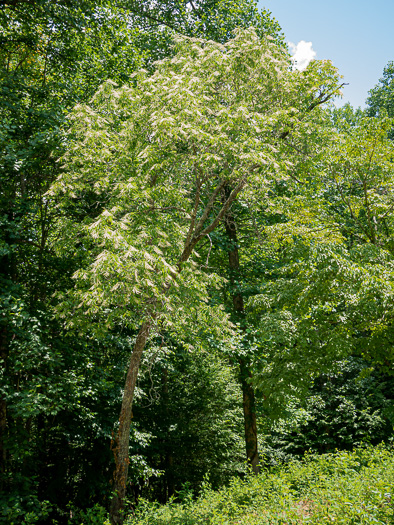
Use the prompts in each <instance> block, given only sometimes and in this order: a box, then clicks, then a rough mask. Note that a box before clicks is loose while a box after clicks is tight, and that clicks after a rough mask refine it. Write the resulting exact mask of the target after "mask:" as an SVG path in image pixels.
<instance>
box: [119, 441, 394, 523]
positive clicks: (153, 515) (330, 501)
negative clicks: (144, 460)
mask: <svg viewBox="0 0 394 525" xmlns="http://www.w3.org/2000/svg"><path fill="white" fill-rule="evenodd" d="M195 496H196V495H194V494H193V493H192V492H191V491H190V490H188V489H187V487H185V489H184V490H183V491H181V492H180V493H179V495H178V497H177V499H174V500H172V501H170V502H169V503H168V504H167V505H159V504H152V502H148V501H143V502H141V503H140V505H139V507H138V509H137V511H136V515H135V516H132V517H129V518H128V520H127V525H167V524H168V525H170V524H171V525H197V524H212V525H219V524H220V525H263V524H267V525H268V524H269V525H274V524H275V525H276V524H278V525H279V524H282V525H285V524H298V523H311V524H324V523H338V524H339V523H344V524H375V525H376V524H383V525H388V524H394V451H393V449H392V448H391V449H390V448H385V447H381V446H378V447H374V448H373V447H367V448H362V449H357V450H355V451H353V452H343V451H342V452H337V453H335V454H324V455H321V456H317V455H307V456H306V457H305V458H304V459H303V460H302V461H297V462H292V463H290V464H287V465H284V466H281V467H277V468H274V469H272V468H271V469H270V470H264V471H263V472H262V473H261V475H259V476H257V477H255V476H248V477H246V478H245V479H239V478H234V479H233V481H232V482H231V483H230V485H229V486H228V487H225V488H222V489H221V490H219V491H214V490H212V489H211V488H210V486H209V483H203V485H202V487H201V491H200V494H198V495H197V497H195Z"/></svg>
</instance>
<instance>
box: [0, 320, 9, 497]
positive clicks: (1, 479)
mask: <svg viewBox="0 0 394 525" xmlns="http://www.w3.org/2000/svg"><path fill="white" fill-rule="evenodd" d="M7 343H8V342H7V328H6V327H2V328H0V361H1V365H0V366H2V367H3V368H5V367H6V364H7V354H8V352H7V350H8V344H7ZM6 432H7V403H6V400H5V399H4V397H3V396H0V491H4V490H5V486H4V483H5V474H6V462H7V452H6V446H5V438H6Z"/></svg>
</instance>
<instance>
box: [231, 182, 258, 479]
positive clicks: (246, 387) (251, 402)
mask: <svg viewBox="0 0 394 525" xmlns="http://www.w3.org/2000/svg"><path fill="white" fill-rule="evenodd" d="M226 190H227V188H226ZM225 228H226V234H227V237H228V239H229V241H230V243H231V248H230V250H229V251H228V264H229V270H230V271H229V274H230V283H231V285H232V288H233V292H232V294H231V296H232V302H233V313H234V316H233V317H235V318H237V320H241V322H242V320H243V318H244V316H245V309H244V300H243V297H242V293H241V292H236V291H235V281H236V280H238V279H237V277H239V273H240V264H239V251H238V238H237V229H236V224H235V220H234V216H233V215H232V214H231V213H229V212H228V213H227V214H226V218H225ZM242 324H243V323H241V326H242ZM238 362H239V367H240V374H239V377H240V382H241V387H242V405H243V412H244V427H245V446H246V458H247V461H248V464H249V465H250V466H251V468H252V471H253V472H254V473H255V474H258V473H259V466H258V464H259V454H258V446H257V424H256V404H255V396H254V389H253V386H252V385H251V383H250V379H251V378H252V372H251V370H250V366H249V363H248V361H247V359H245V358H242V359H239V361H238Z"/></svg>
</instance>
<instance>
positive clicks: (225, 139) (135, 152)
mask: <svg viewBox="0 0 394 525" xmlns="http://www.w3.org/2000/svg"><path fill="white" fill-rule="evenodd" d="M177 44H178V54H177V55H175V56H174V57H173V58H171V59H167V60H163V61H161V62H160V63H158V64H157V69H156V71H155V73H154V74H153V75H151V76H147V75H146V74H145V73H144V72H143V71H141V72H140V73H139V75H138V76H137V77H136V80H137V83H136V86H135V87H127V86H126V87H123V88H115V86H114V85H113V83H106V84H104V85H103V86H102V87H101V89H100V90H99V92H98V93H97V94H96V95H95V97H94V100H93V104H92V105H91V106H79V107H78V108H77V109H76V110H75V112H74V114H73V126H72V135H71V137H70V142H69V144H68V152H67V155H66V156H65V158H64V162H65V164H66V167H67V170H66V172H65V173H64V174H63V175H62V176H61V177H59V178H58V180H57V182H56V184H55V185H54V186H53V188H52V190H51V192H50V194H49V195H50V196H51V198H53V197H55V196H58V197H57V198H59V200H60V205H62V203H63V205H66V206H71V205H72V204H73V203H76V202H77V199H78V198H79V197H82V196H83V195H84V194H85V193H86V192H87V191H89V192H91V191H92V190H93V191H94V193H95V194H96V199H97V201H98V202H100V201H101V202H102V203H103V208H104V209H103V210H102V211H101V213H99V215H98V216H97V217H96V218H95V219H94V220H90V219H88V220H87V224H86V227H85V228H83V229H82V230H81V229H79V230H74V233H73V234H72V230H71V229H70V228H68V225H67V224H64V225H63V227H64V230H66V229H67V232H68V234H69V235H70V233H71V235H73V238H72V237H69V239H68V242H75V245H77V243H79V246H80V249H82V250H85V251H86V250H87V249H89V250H92V255H93V256H94V260H93V261H92V262H91V264H90V265H88V266H86V267H84V268H81V269H80V270H79V271H78V272H77V273H76V274H75V277H76V280H77V286H76V288H75V291H74V296H75V302H74V301H71V300H70V296H68V298H67V299H64V300H63V303H62V305H61V306H60V307H59V314H60V315H63V316H64V317H66V318H67V323H68V325H69V326H70V327H71V326H72V325H73V324H76V323H77V315H78V312H81V313H82V318H83V319H86V316H89V318H90V319H95V320H96V321H99V322H101V323H104V324H105V326H111V325H113V324H114V323H116V322H120V323H123V324H125V325H128V326H130V327H132V328H133V329H136V328H137V327H139V328H138V334H137V337H136V341H135V344H134V349H133V353H132V355H131V359H130V366H129V369H128V373H127V377H126V384H125V389H124V395H123V403H122V409H121V415H120V419H119V427H118V429H117V432H116V437H115V446H114V453H115V463H116V470H115V486H114V488H115V490H116V496H115V498H114V500H113V506H112V521H113V522H114V523H118V522H119V521H120V519H121V518H120V515H119V512H120V509H121V505H122V500H123V498H124V495H125V485H126V479H127V466H128V446H129V429H130V420H131V417H132V400H133V393H134V388H135V381H136V377H137V374H138V368H139V363H140V360H141V355H142V353H143V351H144V348H145V345H146V343H147V342H148V340H149V337H150V335H151V334H154V333H155V332H157V331H158V330H161V329H166V330H167V331H169V332H174V333H182V335H183V336H184V337H185V339H186V340H187V338H189V339H190V338H192V336H193V333H194V332H196V329H197V328H198V327H199V325H200V326H210V327H211V330H213V329H214V328H213V326H212V321H213V320H214V322H215V323H217V327H220V329H224V327H225V326H226V318H225V316H223V315H222V314H221V309H220V308H217V307H214V306H210V305H208V304H207V301H208V298H209V295H208V292H207V282H208V281H209V279H210V278H211V279H214V276H213V275H207V274H206V273H204V272H202V271H201V270H200V269H199V268H198V263H197V261H196V259H195V257H196V254H195V249H196V248H197V246H198V244H199V243H200V241H201V240H202V239H204V238H205V237H206V236H207V235H208V234H210V233H211V232H212V231H214V229H215V228H216V227H217V226H218V225H219V224H220V222H221V221H222V220H223V219H224V217H225V215H226V213H227V212H228V211H229V209H230V207H231V205H232V203H233V202H234V201H235V200H236V198H237V197H238V195H239V194H240V193H241V192H242V191H245V190H246V188H251V189H252V188H253V189H254V190H255V189H256V188H259V187H260V188H261V187H263V188H265V187H266V186H268V185H269V184H270V181H272V180H275V178H276V177H277V176H281V177H282V176H283V173H284V172H286V168H288V166H289V165H290V164H291V156H292V155H293V151H294V148H296V147H297V144H299V143H303V142H305V141H306V140H307V137H308V135H309V134H310V133H311V131H312V130H313V129H314V122H315V117H314V116H315V114H319V111H318V108H319V107H320V106H321V105H322V104H323V103H324V102H326V101H327V100H329V99H330V98H331V97H332V96H333V95H335V94H337V93H338V90H339V85H338V77H337V74H336V70H335V69H334V68H333V66H332V65H331V63H329V62H315V63H312V64H311V65H310V66H309V68H308V69H307V70H305V71H303V72H299V71H291V69H290V61H289V57H288V55H287V54H286V52H285V51H284V50H283V49H282V48H280V47H278V46H277V45H275V44H274V43H273V42H272V39H269V38H264V39H262V40H260V39H259V38H258V37H257V35H256V33H255V31H254V30H252V29H250V30H244V31H241V30H239V31H238V32H237V36H236V37H235V38H234V39H233V40H231V41H229V42H228V43H226V44H224V45H221V44H218V43H214V42H210V41H208V42H207V41H203V40H196V39H187V38H184V37H182V38H180V37H179V38H177ZM278 174H280V175H278ZM227 185H228V186H230V187H231V191H230V193H229V195H228V196H227V198H226V199H225V201H224V202H223V201H222V190H223V189H224V188H225V187H226V186H227ZM88 236H90V237H91V239H90V240H89V238H88ZM73 239H74V240H73ZM210 284H211V282H210ZM78 305H80V308H79V309H78ZM70 311H72V312H73V318H72V319H71V318H70V317H69V313H70ZM211 316H212V317H211ZM188 319H189V321H191V320H192V323H193V324H192V325H190V324H189V323H188V321H187V320H188ZM208 319H210V322H208ZM186 325H187V330H185V328H186Z"/></svg>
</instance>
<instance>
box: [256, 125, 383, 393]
mask: <svg viewBox="0 0 394 525" xmlns="http://www.w3.org/2000/svg"><path fill="white" fill-rule="evenodd" d="M390 126H391V121H390V120H389V119H387V118H386V119H374V118H365V117H364V118H359V119H358V120H357V122H356V123H355V124H352V125H347V124H346V123H342V132H339V130H337V132H336V134H335V135H333V137H332V140H331V146H330V148H329V149H328V150H327V151H326V153H325V155H324V157H323V158H321V159H319V163H318V168H319V174H320V175H319V177H317V178H316V180H315V181H314V182H313V181H310V183H309V184H308V186H309V188H306V189H305V191H304V194H303V198H302V199H301V200H298V199H296V198H293V201H292V203H291V202H290V201H289V200H287V201H286V202H287V213H288V216H289V218H290V217H291V215H292V212H293V213H294V216H293V217H294V222H293V221H292V220H288V222H287V223H286V224H284V225H283V226H282V232H285V231H286V232H288V233H289V232H291V234H292V239H291V241H290V242H288V243H287V247H286V248H285V250H284V255H283V256H282V269H281V271H280V275H279V277H280V278H278V279H276V280H275V282H268V283H266V284H265V285H264V286H263V288H262V293H261V294H260V295H259V296H258V295H257V296H255V297H253V298H251V300H250V302H249V308H250V310H249V311H250V315H252V316H253V315H255V316H256V322H257V326H258V329H259V333H260V335H261V344H262V345H263V347H264V349H265V351H266V352H267V354H269V355H270V358H271V359H270V361H269V365H268V366H266V367H264V368H263V369H262V370H261V372H260V374H259V380H258V381H259V382H260V383H261V384H262V385H267V384H271V385H274V384H275V383H276V382H277V381H278V378H281V381H282V391H285V389H286V388H285V387H287V391H288V392H290V393H291V392H293V393H296V392H297V390H304V391H305V384H306V383H307V381H306V379H308V378H309V379H310V378H312V377H313V376H316V375H318V374H319V373H321V372H322V371H324V370H326V371H327V370H329V368H330V366H332V363H335V362H336V361H338V359H344V358H347V357H349V356H360V357H363V358H364V359H366V360H368V361H370V362H371V363H372V366H375V367H376V368H378V369H379V370H380V371H382V372H384V373H390V371H392V360H393V354H392V342H393V330H392V321H391V320H392V315H393V313H392V307H391V304H392V294H393V281H392V277H391V275H392V274H391V272H392V267H393V266H392V265H393V245H392V226H393V225H392V221H391V210H392V206H393V195H392V191H391V188H392V181H393V178H392V177H393V165H392V158H393V156H392V155H393V146H392V142H391V141H390V140H389V139H388V138H387V131H388V130H389V129H390ZM308 201H309V203H308ZM295 220H296V223H295ZM275 233H276V234H277V230H276V232H275ZM268 327H270V331H269V333H268V330H267V328H268ZM303 385H304V387H303ZM277 395H279V394H277Z"/></svg>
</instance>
